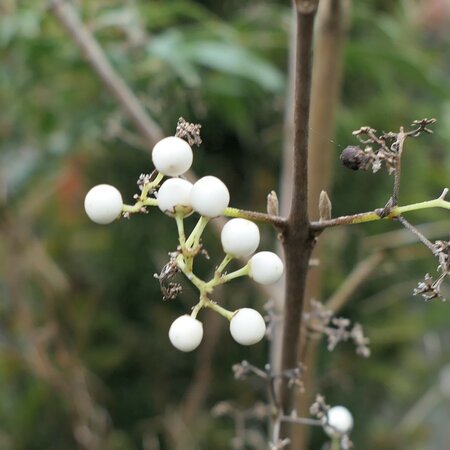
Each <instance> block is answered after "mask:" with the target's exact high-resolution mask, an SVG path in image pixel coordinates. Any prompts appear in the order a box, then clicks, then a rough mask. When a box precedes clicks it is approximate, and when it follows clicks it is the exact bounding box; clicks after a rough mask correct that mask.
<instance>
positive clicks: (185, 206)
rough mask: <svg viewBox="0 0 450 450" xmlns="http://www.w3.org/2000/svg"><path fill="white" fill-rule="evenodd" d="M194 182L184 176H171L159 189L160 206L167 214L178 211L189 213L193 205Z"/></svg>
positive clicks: (171, 214)
mask: <svg viewBox="0 0 450 450" xmlns="http://www.w3.org/2000/svg"><path fill="white" fill-rule="evenodd" d="M191 190H192V183H190V182H189V181H187V180H183V179H182V178H169V179H168V180H166V181H164V183H163V184H162V185H161V187H160V188H159V191H158V196H157V199H158V208H159V209H160V210H161V211H162V212H163V213H165V214H168V215H170V216H173V214H174V213H175V212H176V211H181V212H183V213H185V214H189V213H190V212H191V211H192V207H191V200H190V198H191Z"/></svg>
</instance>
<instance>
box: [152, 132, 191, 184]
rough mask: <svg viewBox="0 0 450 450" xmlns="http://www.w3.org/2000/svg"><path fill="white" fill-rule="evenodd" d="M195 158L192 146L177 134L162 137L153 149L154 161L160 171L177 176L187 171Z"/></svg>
mask: <svg viewBox="0 0 450 450" xmlns="http://www.w3.org/2000/svg"><path fill="white" fill-rule="evenodd" d="M192 160H193V154H192V148H191V146H190V145H189V144H188V143H187V142H186V141H185V140H184V139H181V138H179V137H176V136H169V137H166V138H164V139H161V140H160V141H159V142H158V143H157V144H156V145H155V146H154V147H153V150H152V161H153V164H154V165H155V168H156V170H157V171H158V172H161V173H162V174H164V175H167V176H170V177H177V176H179V175H182V174H183V173H185V172H187V171H188V170H189V169H190V167H191V165H192Z"/></svg>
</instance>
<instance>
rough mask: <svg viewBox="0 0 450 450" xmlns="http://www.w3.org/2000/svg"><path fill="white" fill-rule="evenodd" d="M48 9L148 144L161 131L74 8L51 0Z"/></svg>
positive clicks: (150, 144)
mask: <svg viewBox="0 0 450 450" xmlns="http://www.w3.org/2000/svg"><path fill="white" fill-rule="evenodd" d="M50 9H51V11H52V12H53V14H54V15H55V16H56V17H57V18H58V20H59V21H60V22H61V24H62V25H63V26H64V28H65V29H66V30H67V32H68V33H69V35H70V36H71V38H72V39H73V41H74V42H75V43H76V44H77V45H78V47H79V48H80V49H81V51H82V52H83V54H84V56H85V57H86V59H87V60H88V62H89V64H90V65H91V66H92V68H93V69H94V70H95V72H96V73H97V75H98V76H99V78H100V79H101V80H102V82H103V83H104V84H105V86H106V87H107V88H108V90H109V91H110V92H111V94H112V95H113V96H114V98H115V99H116V100H117V102H118V103H119V105H120V106H121V107H122V109H123V110H124V112H125V113H126V114H127V116H128V117H129V118H130V120H131V121H132V122H133V124H134V125H135V126H136V128H137V129H138V130H139V132H140V133H141V134H142V136H143V137H144V139H145V140H146V143H147V145H148V146H149V147H152V146H153V145H155V144H156V142H158V141H159V140H160V139H162V138H163V137H164V134H163V132H162V130H161V128H160V127H159V125H158V124H157V123H156V122H155V121H154V120H153V119H152V118H151V117H150V115H149V114H148V112H147V111H146V110H145V109H144V108H143V107H142V104H141V102H140V101H139V99H138V98H137V97H136V95H135V94H134V93H133V92H132V90H131V89H130V88H129V87H128V85H127V84H126V83H125V81H124V80H123V79H122V78H121V77H120V75H119V74H118V73H117V71H116V70H115V69H114V68H113V66H112V65H111V63H110V62H109V60H108V58H107V57H106V55H105V52H104V51H103V49H102V48H101V47H100V45H99V43H98V42H97V40H96V39H95V37H94V36H93V34H92V33H91V32H90V31H89V29H88V28H87V27H86V26H85V25H84V24H83V22H82V21H81V20H80V18H79V16H78V14H77V12H76V10H75V8H74V7H73V6H72V5H71V4H70V3H68V2H67V1H66V0H52V1H51V2H50Z"/></svg>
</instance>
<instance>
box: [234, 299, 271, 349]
mask: <svg viewBox="0 0 450 450" xmlns="http://www.w3.org/2000/svg"><path fill="white" fill-rule="evenodd" d="M230 333H231V336H232V337H233V339H234V340H235V341H236V342H237V343H239V344H241V345H253V344H256V343H258V342H259V341H260V340H261V339H262V338H263V337H264V336H265V334H266V323H265V322H264V318H263V316H261V314H260V313H259V312H258V311H256V310H255V309H252V308H241V309H239V310H237V312H236V313H235V314H234V316H233V317H232V319H231V321H230Z"/></svg>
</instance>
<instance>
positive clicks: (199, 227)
mask: <svg viewBox="0 0 450 450" xmlns="http://www.w3.org/2000/svg"><path fill="white" fill-rule="evenodd" d="M209 220H210V219H209V217H205V216H201V217H200V219H199V220H198V222H197V224H196V225H195V227H194V229H193V230H192V233H191V234H190V236H189V237H188V238H187V240H186V247H187V248H190V249H191V250H192V249H193V248H196V247H198V245H199V243H200V238H201V236H202V233H203V230H204V229H205V227H206V225H207V224H208V222H209Z"/></svg>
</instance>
